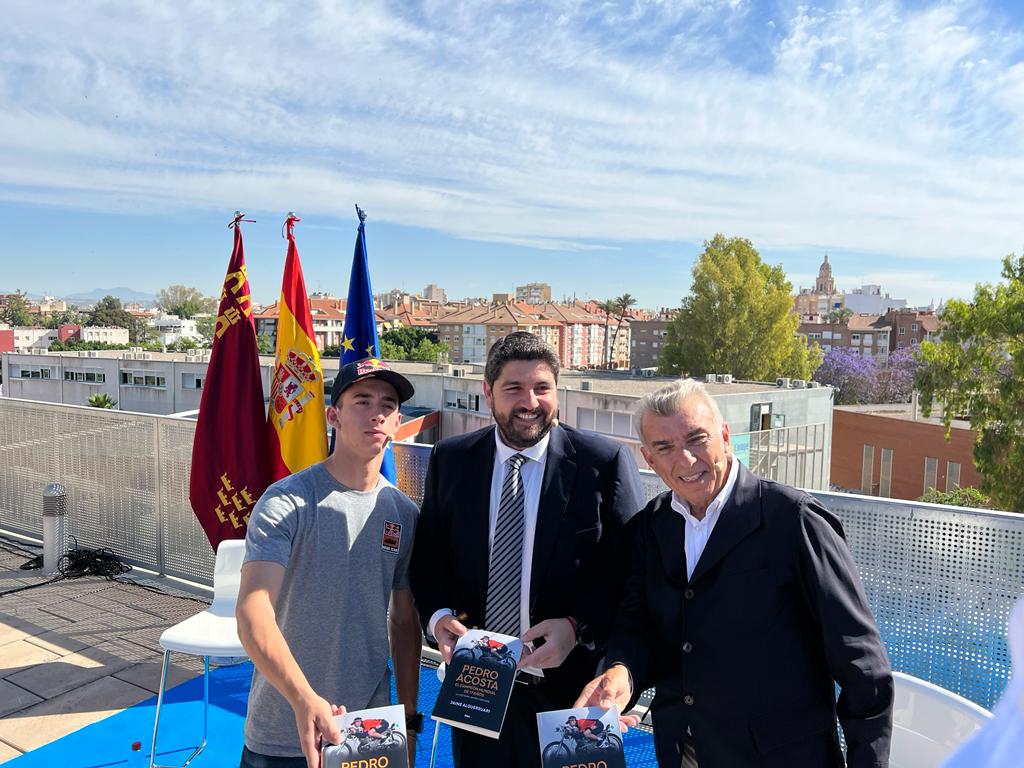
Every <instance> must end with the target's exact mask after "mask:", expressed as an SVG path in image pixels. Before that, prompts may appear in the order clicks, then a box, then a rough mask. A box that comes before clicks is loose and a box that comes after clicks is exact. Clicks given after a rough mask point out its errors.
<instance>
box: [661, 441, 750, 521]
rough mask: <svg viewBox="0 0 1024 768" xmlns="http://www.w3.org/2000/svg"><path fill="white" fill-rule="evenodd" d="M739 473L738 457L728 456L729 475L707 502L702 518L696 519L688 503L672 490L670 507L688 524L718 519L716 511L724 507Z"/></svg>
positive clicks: (730, 496)
mask: <svg viewBox="0 0 1024 768" xmlns="http://www.w3.org/2000/svg"><path fill="white" fill-rule="evenodd" d="M739 473H740V467H739V459H737V458H736V457H735V456H730V457H729V477H728V478H727V479H726V481H725V485H723V486H722V490H720V491H719V492H718V495H717V496H715V498H714V499H712V500H711V503H710V504H708V508H707V511H706V512H705V513H704V518H703V519H702V520H698V519H697V518H696V517H694V516H693V514H692V513H691V512H690V505H689V504H688V503H687V502H686V500H685V499H683V498H682V497H680V496H679V495H677V494H676V492H675V491H672V509H674V510H675V511H676V512H678V513H679V514H681V515H682V516H683V517H685V518H686V522H687V523H689V524H690V525H695V526H700V525H705V524H709V523H708V521H709V520H716V519H718V513H719V512H721V511H722V507H724V506H725V504H726V502H727V501H729V499H730V498H732V492H733V489H734V488H735V487H736V478H737V476H739Z"/></svg>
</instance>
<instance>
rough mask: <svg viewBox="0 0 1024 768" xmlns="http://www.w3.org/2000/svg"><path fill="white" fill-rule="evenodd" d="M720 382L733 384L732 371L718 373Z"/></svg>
mask: <svg viewBox="0 0 1024 768" xmlns="http://www.w3.org/2000/svg"><path fill="white" fill-rule="evenodd" d="M718 383H719V384H732V374H731V373H720V374H718Z"/></svg>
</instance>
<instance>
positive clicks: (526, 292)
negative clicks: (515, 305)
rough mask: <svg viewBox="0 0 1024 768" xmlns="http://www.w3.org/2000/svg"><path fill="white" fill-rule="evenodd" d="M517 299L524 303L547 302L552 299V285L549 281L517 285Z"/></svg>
mask: <svg viewBox="0 0 1024 768" xmlns="http://www.w3.org/2000/svg"><path fill="white" fill-rule="evenodd" d="M516 301H517V302H522V303H523V304H546V303H548V302H549V301H551V286H550V285H548V284H547V283H527V284H526V285H517V286H516Z"/></svg>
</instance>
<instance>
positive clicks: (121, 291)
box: [61, 288, 156, 304]
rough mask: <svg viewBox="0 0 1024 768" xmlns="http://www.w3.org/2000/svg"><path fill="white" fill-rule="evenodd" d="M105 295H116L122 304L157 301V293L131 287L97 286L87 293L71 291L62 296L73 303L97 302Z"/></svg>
mask: <svg viewBox="0 0 1024 768" xmlns="http://www.w3.org/2000/svg"><path fill="white" fill-rule="evenodd" d="M104 296H115V297H116V298H118V299H120V300H121V303H122V304H127V303H129V302H131V303H134V302H138V303H139V304H152V303H154V302H155V301H156V295H155V294H152V293H143V292H142V291H136V290H133V289H131V288H95V289H93V290H91V291H88V292H86V293H70V294H67V295H65V296H62V297H61V298H62V299H64V300H65V301H67V302H68V303H71V304H95V303H96V302H97V301H99V300H100V299H102V298H103V297H104Z"/></svg>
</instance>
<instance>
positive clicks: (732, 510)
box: [690, 457, 761, 581]
mask: <svg viewBox="0 0 1024 768" xmlns="http://www.w3.org/2000/svg"><path fill="white" fill-rule="evenodd" d="M733 461H739V460H738V459H737V458H735V457H733ZM760 525H761V493H760V485H759V484H758V481H757V478H756V477H755V476H754V475H753V474H751V472H750V470H748V469H747V468H746V467H744V466H743V464H742V463H741V464H740V466H739V475H738V476H737V478H736V485H735V487H734V488H733V491H732V497H731V498H730V499H729V501H728V502H727V503H726V505H725V507H724V508H723V509H722V512H721V516H720V517H719V518H718V522H717V523H715V529H714V530H713V531H712V532H711V538H709V539H708V543H707V546H705V547H704V552H703V553H702V554H701V556H700V560H698V561H697V567H696V568H694V570H693V577H692V578H691V579H690V581H696V580H697V579H699V578H700V577H701V576H703V575H704V574H705V573H707V572H708V571H709V570H711V569H712V568H714V567H715V565H716V564H717V563H718V561H719V560H721V559H722V558H723V557H725V556H726V554H728V552H729V550H731V549H732V548H733V547H735V546H736V545H737V544H739V543H740V542H741V541H742V540H743V539H745V538H746V537H747V536H749V535H750V534H751V533H753V531H754V530H755V529H757V528H758V526H760Z"/></svg>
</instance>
